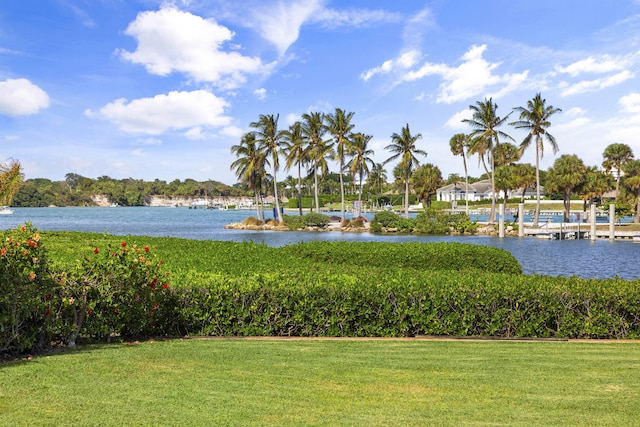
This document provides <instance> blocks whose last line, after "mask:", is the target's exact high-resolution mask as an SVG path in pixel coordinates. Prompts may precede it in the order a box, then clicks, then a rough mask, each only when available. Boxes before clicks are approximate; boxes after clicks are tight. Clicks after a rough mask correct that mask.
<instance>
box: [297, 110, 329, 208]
mask: <svg viewBox="0 0 640 427" xmlns="http://www.w3.org/2000/svg"><path fill="white" fill-rule="evenodd" d="M302 120H303V123H302V135H303V136H304V138H305V141H306V143H307V158H308V159H309V161H310V162H311V164H312V169H313V181H314V195H315V208H316V211H320V205H319V203H318V170H319V169H320V168H321V167H322V166H323V163H324V166H325V167H326V162H325V156H326V155H327V153H328V152H329V151H330V149H331V147H332V144H328V142H327V141H325V140H324V139H323V137H324V132H325V127H324V116H323V115H322V113H318V112H315V113H305V114H303V115H302Z"/></svg>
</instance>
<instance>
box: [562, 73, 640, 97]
mask: <svg viewBox="0 0 640 427" xmlns="http://www.w3.org/2000/svg"><path fill="white" fill-rule="evenodd" d="M633 77H634V75H633V73H631V72H630V71H628V70H624V71H621V72H619V73H617V74H614V75H612V76H609V77H603V78H600V79H594V80H583V81H580V82H578V83H575V84H572V85H568V86H567V87H566V89H564V90H563V91H562V92H561V95H562V96H570V95H577V94H580V93H587V92H595V91H599V90H602V89H605V88H608V87H612V86H616V85H619V84H620V83H622V82H624V81H626V80H629V79H631V78H633Z"/></svg>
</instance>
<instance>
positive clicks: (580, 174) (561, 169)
mask: <svg viewBox="0 0 640 427" xmlns="http://www.w3.org/2000/svg"><path fill="white" fill-rule="evenodd" d="M586 172H587V168H586V166H585V165H584V163H583V161H582V160H580V158H578V156H576V155H575V154H563V155H562V156H560V157H559V158H558V159H557V160H556V161H555V162H554V163H553V166H552V167H551V168H550V169H549V171H548V172H547V180H546V188H545V190H547V191H548V192H550V193H556V192H559V193H562V196H563V200H564V219H563V221H564V222H569V214H570V211H571V194H572V193H574V191H575V190H576V189H578V188H580V185H581V184H582V183H583V182H584V179H585V174H586Z"/></svg>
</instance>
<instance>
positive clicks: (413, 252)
mask: <svg viewBox="0 0 640 427" xmlns="http://www.w3.org/2000/svg"><path fill="white" fill-rule="evenodd" d="M283 251H285V252H287V253H288V254H289V255H291V256H295V257H302V258H306V259H310V260H313V261H316V262H322V263H327V264H350V265H354V266H359V267H379V268H395V269H398V268H415V269H425V270H456V271H467V270H482V271H485V272H503V273H511V274H520V273H522V267H521V266H520V263H519V262H518V260H516V259H515V258H514V257H513V255H511V254H510V253H509V252H507V251H506V250H504V249H499V248H492V247H487V246H479V245H470V244H463V243H453V242H439V243H419V242H408V243H387V242H305V243H299V244H297V245H289V246H286V247H284V248H283Z"/></svg>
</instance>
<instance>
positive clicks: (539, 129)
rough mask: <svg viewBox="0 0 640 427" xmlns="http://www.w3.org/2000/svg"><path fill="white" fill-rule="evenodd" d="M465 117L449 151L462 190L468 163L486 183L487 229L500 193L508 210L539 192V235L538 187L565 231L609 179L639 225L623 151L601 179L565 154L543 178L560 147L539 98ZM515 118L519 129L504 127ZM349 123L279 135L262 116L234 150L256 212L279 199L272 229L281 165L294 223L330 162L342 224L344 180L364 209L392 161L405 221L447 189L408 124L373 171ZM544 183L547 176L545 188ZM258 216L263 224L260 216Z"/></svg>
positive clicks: (330, 120)
mask: <svg viewBox="0 0 640 427" xmlns="http://www.w3.org/2000/svg"><path fill="white" fill-rule="evenodd" d="M469 109H470V112H471V118H470V119H464V120H462V122H463V123H465V124H467V125H468V126H469V128H470V130H469V133H459V134H455V135H454V136H453V137H452V138H451V140H450V141H449V143H450V148H451V152H452V154H453V155H455V156H461V157H462V158H463V166H464V173H465V183H466V185H467V187H468V186H469V179H470V178H469V176H468V172H467V159H468V158H469V157H470V156H477V158H478V163H479V164H482V166H483V168H484V170H485V172H486V176H487V178H488V179H490V181H491V188H492V193H493V197H492V199H491V213H490V216H489V222H493V221H495V216H496V201H497V200H498V194H499V193H500V192H504V195H505V197H504V200H505V201H506V199H507V193H508V192H509V191H511V190H514V189H522V191H523V195H524V191H525V190H526V189H527V188H535V189H536V202H537V203H536V208H535V214H534V225H537V224H538V221H539V215H540V200H541V198H542V197H543V196H544V194H542V193H541V190H542V185H543V184H545V188H544V189H545V193H546V194H547V195H553V196H555V197H558V198H560V199H562V200H563V201H564V208H565V220H566V221H568V216H569V201H570V199H571V198H572V197H575V196H580V197H581V198H583V199H584V200H585V202H586V201H591V202H593V201H594V200H596V199H601V198H602V196H603V195H604V194H605V193H606V192H607V191H609V190H611V189H613V186H614V182H613V180H614V179H615V190H616V193H615V202H616V203H617V204H618V205H619V206H620V207H619V209H620V210H622V211H624V210H625V209H627V210H628V211H629V212H635V222H640V160H634V154H633V152H632V150H631V148H630V147H629V146H628V145H626V144H619V143H614V144H611V145H609V146H608V147H607V148H606V149H605V151H604V153H603V163H602V169H601V168H599V167H597V166H590V167H588V166H586V165H585V164H584V162H583V161H582V160H581V159H580V158H579V157H578V156H576V155H575V154H573V155H568V154H565V155H562V156H561V157H560V158H558V159H557V160H556V161H555V163H554V164H553V166H552V167H551V168H549V170H548V171H546V173H545V171H541V170H540V159H541V158H542V157H543V155H544V149H545V143H547V144H548V145H549V146H550V147H551V149H552V151H553V154H557V153H558V151H559V148H558V143H557V141H556V139H555V137H554V136H553V135H552V134H551V133H550V132H549V128H550V126H551V121H550V119H551V117H552V116H553V115H554V114H557V113H559V112H561V111H562V110H561V109H560V108H556V107H554V106H552V105H550V104H549V103H547V101H546V99H544V98H542V96H541V94H540V93H538V94H536V95H535V96H534V97H533V98H532V99H531V100H529V101H527V103H526V106H523V107H515V108H513V109H512V110H511V111H510V112H509V113H508V114H506V115H505V116H500V115H498V112H497V110H498V105H497V104H496V103H495V102H494V101H493V99H492V98H489V99H486V98H485V99H484V100H483V101H478V102H476V103H475V104H472V105H470V106H469ZM513 113H515V114H516V116H517V119H516V120H513V121H509V118H510V116H511V114H513ZM353 116H354V113H353V112H346V111H345V110H343V109H341V108H336V109H335V111H334V112H333V113H328V114H324V113H320V112H309V113H305V114H303V115H302V117H301V120H299V121H296V122H295V123H294V124H292V125H291V126H289V127H288V129H278V120H279V115H278V114H276V115H260V116H259V119H258V121H256V122H252V123H250V125H249V126H250V127H251V128H253V129H254V130H252V131H250V132H247V133H246V134H244V135H243V136H242V137H241V140H240V143H239V144H237V145H234V146H233V147H232V148H231V153H232V154H233V155H234V156H235V157H236V159H235V161H233V163H232V164H231V169H232V170H233V171H234V173H235V174H236V176H237V178H238V180H239V183H240V184H242V185H244V186H245V187H246V188H247V189H248V190H250V191H252V192H253V193H254V196H255V198H256V206H257V207H258V206H259V205H260V198H261V195H262V194H264V193H271V194H273V195H274V196H275V198H276V208H277V219H278V221H282V218H281V216H280V209H279V196H278V187H279V183H278V180H277V172H278V170H279V169H280V165H281V160H282V161H284V166H285V168H286V169H287V170H289V171H291V170H295V171H296V173H297V179H295V178H292V177H291V176H289V177H287V179H286V181H287V182H288V185H287V186H288V187H289V188H295V189H296V191H295V193H296V194H297V197H298V199H299V202H298V206H299V207H300V214H302V210H301V206H302V203H301V201H300V200H301V197H302V193H303V191H304V189H305V188H307V189H308V188H309V185H307V186H306V187H305V186H303V175H304V177H305V178H306V181H307V182H309V181H312V184H311V187H312V190H313V193H314V198H315V204H314V208H315V209H316V210H318V209H319V207H320V205H319V202H318V193H319V192H320V182H321V181H323V178H324V177H325V176H327V175H328V173H329V168H328V161H334V162H336V163H337V165H338V172H337V174H338V176H339V186H340V194H341V216H342V218H343V219H344V213H345V177H349V181H350V182H351V185H352V188H356V191H357V193H358V200H359V201H361V199H362V193H363V189H364V188H366V189H367V191H369V192H370V193H371V194H376V193H379V192H380V191H383V190H385V189H387V188H388V187H387V171H386V169H384V166H385V165H386V164H388V163H390V162H394V161H398V164H397V166H396V167H395V168H394V170H393V178H394V183H395V184H396V185H397V186H398V187H402V188H403V193H404V202H403V207H404V212H405V217H408V208H409V194H410V193H411V192H413V193H415V194H416V196H417V197H418V199H419V200H424V201H427V203H428V202H429V200H430V198H431V196H432V195H433V194H435V193H436V189H437V188H438V187H439V186H441V185H442V184H443V183H444V180H443V179H442V174H441V172H440V169H439V168H438V167H437V166H435V165H432V164H425V165H420V158H421V157H426V156H427V152H426V151H425V150H423V149H421V148H420V147H419V146H418V141H419V140H420V139H422V135H421V134H420V133H416V134H414V133H412V132H411V130H410V128H409V124H408V123H407V124H406V125H405V126H404V127H402V129H401V130H400V132H399V133H393V134H392V135H391V143H390V144H389V145H387V146H386V147H385V150H387V151H388V152H389V153H390V155H389V157H388V158H387V159H386V160H385V161H384V162H383V163H375V162H374V161H373V159H372V157H373V154H374V152H373V150H372V149H371V148H370V147H369V145H368V144H369V142H370V140H371V139H372V136H371V135H367V134H365V133H362V132H355V131H354V128H355V126H354V123H353ZM504 125H509V126H511V127H513V128H514V129H518V130H523V131H525V132H526V135H525V136H524V138H523V139H522V141H521V142H520V143H519V144H517V143H516V140H515V139H514V138H513V137H512V136H511V135H509V134H508V133H506V132H505V130H503V129H504V127H503V126H504ZM512 142H513V143H516V144H517V145H516V144H512ZM530 147H535V165H531V164H528V163H518V162H519V161H520V159H521V157H522V155H523V154H524V152H525V151H526V150H527V149H529V148H530ZM303 171H304V173H303ZM543 175H544V176H546V179H545V182H544V183H543V181H542V179H543ZM365 177H366V181H365V180H364V179H365ZM455 177H457V176H455ZM449 181H451V177H450V179H449ZM293 182H295V184H293ZM356 182H357V183H358V184H357V185H355V183H356ZM269 188H270V189H269ZM467 203H468V202H467ZM257 214H258V218H260V217H261V211H260V209H259V208H257Z"/></svg>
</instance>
